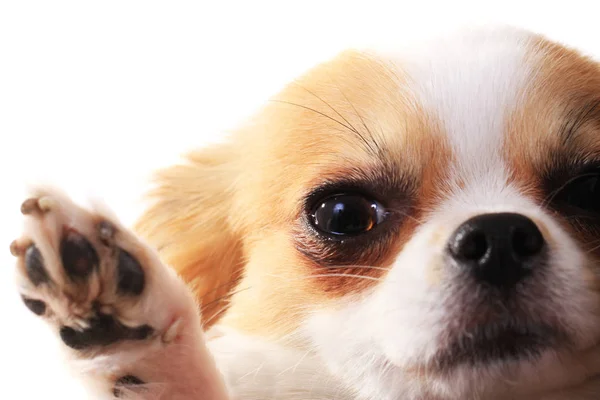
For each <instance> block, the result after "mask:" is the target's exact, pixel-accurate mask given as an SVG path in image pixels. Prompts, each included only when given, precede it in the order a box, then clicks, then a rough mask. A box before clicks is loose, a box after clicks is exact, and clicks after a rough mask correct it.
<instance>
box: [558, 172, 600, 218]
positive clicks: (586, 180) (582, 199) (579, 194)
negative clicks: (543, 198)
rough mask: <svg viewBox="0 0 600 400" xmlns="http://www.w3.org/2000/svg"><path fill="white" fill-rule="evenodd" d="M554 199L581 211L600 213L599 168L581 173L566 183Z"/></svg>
mask: <svg viewBox="0 0 600 400" xmlns="http://www.w3.org/2000/svg"><path fill="white" fill-rule="evenodd" d="M555 201H558V202H560V203H561V204H564V205H567V206H569V207H574V208H577V209H579V210H582V211H586V212H591V213H600V170H598V171H594V172H590V173H586V174H583V175H581V176H580V177H578V178H576V179H574V180H573V181H571V182H570V183H568V184H567V185H566V186H565V187H564V188H562V189H561V191H560V192H559V193H558V195H557V196H556V198H555Z"/></svg>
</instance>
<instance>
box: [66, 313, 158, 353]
mask: <svg viewBox="0 0 600 400" xmlns="http://www.w3.org/2000/svg"><path fill="white" fill-rule="evenodd" d="M153 332H154V330H153V329H152V327H150V326H149V325H142V326H138V327H136V328H129V327H127V326H125V325H123V324H121V323H120V322H119V321H117V320H116V319H114V318H113V317H112V316H110V315H105V314H99V315H98V316H97V317H95V318H93V319H91V320H90V327H89V328H88V329H85V330H83V331H76V330H75V329H73V328H71V327H68V326H63V327H62V328H61V330H60V337H61V339H62V341H63V342H64V343H65V344H66V345H67V346H69V347H71V348H72V349H75V350H83V349H85V348H88V347H94V346H108V345H110V344H113V343H116V342H118V341H122V340H144V339H146V338H148V337H149V336H150V335H151V334H152V333H153Z"/></svg>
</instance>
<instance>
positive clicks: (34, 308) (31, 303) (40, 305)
mask: <svg viewBox="0 0 600 400" xmlns="http://www.w3.org/2000/svg"><path fill="white" fill-rule="evenodd" d="M22 299H23V303H25V306H26V307H27V308H29V310H30V311H31V312H32V313H34V314H35V315H44V313H45V312H46V303H44V302H43V301H41V300H34V299H29V298H27V297H25V296H23V297H22Z"/></svg>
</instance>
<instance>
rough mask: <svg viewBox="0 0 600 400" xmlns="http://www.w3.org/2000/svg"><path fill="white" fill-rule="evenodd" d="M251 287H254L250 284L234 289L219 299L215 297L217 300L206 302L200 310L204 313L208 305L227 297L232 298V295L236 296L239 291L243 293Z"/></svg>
mask: <svg viewBox="0 0 600 400" xmlns="http://www.w3.org/2000/svg"><path fill="white" fill-rule="evenodd" d="M251 288H252V287H251V286H249V287H247V288H243V289H238V290H234V291H233V292H230V293H227V294H226V295H224V296H221V297H219V298H217V299H215V300H213V301H210V302H208V303H206V304H205V305H204V306H203V307H202V309H201V310H200V312H201V313H202V312H204V311H206V309H207V308H208V307H210V306H212V305H213V304H215V303H219V302H221V301H223V300H225V299H228V298H230V297H232V296H234V295H236V294H238V293H241V292H243V291H246V290H249V289H251Z"/></svg>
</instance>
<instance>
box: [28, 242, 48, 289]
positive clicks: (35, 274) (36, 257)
mask: <svg viewBox="0 0 600 400" xmlns="http://www.w3.org/2000/svg"><path fill="white" fill-rule="evenodd" d="M25 271H26V272H27V276H28V277H29V280H30V281H31V283H33V284H34V285H35V286H39V285H40V284H42V283H44V282H48V281H49V280H50V277H49V276H48V272H46V268H44V259H43V257H42V253H40V250H39V249H38V248H37V247H36V246H35V245H34V244H32V245H31V246H29V247H28V248H27V250H25Z"/></svg>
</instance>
